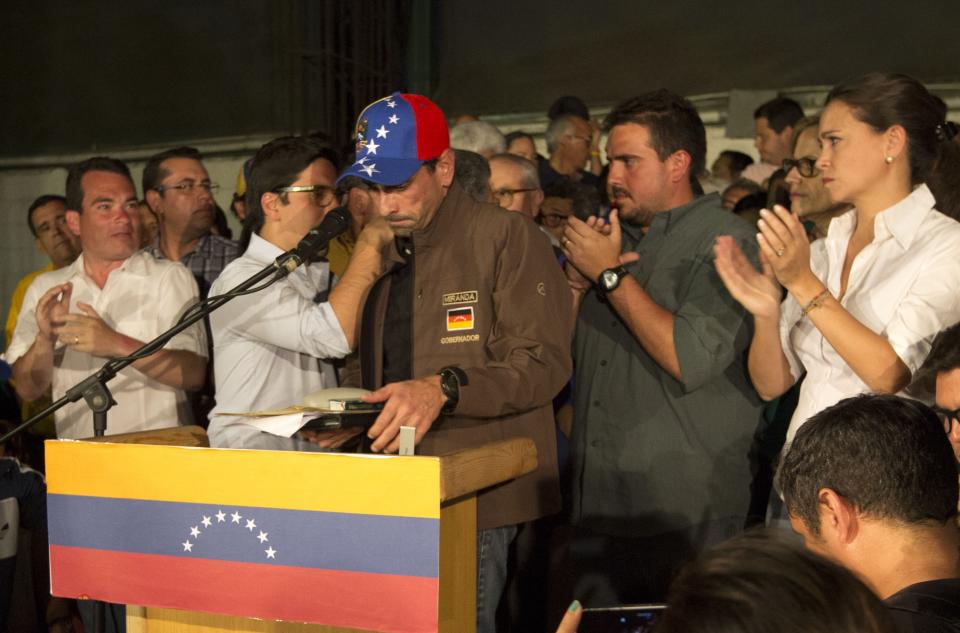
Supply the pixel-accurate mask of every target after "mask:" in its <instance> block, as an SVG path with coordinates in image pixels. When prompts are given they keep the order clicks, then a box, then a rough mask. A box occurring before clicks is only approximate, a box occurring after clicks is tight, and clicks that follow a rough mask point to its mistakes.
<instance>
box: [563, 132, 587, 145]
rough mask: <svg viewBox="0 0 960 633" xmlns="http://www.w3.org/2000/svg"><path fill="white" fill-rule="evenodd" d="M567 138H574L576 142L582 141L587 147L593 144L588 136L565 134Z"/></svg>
mask: <svg viewBox="0 0 960 633" xmlns="http://www.w3.org/2000/svg"><path fill="white" fill-rule="evenodd" d="M567 136H569V137H570V138H575V139H577V140H578V141H583V142H584V143H586V144H587V145H589V144H590V143H592V142H593V138H591V137H589V136H577V135H576V134H567Z"/></svg>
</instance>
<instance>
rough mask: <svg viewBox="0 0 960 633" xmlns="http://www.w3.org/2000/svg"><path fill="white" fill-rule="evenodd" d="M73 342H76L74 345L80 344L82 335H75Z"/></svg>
mask: <svg viewBox="0 0 960 633" xmlns="http://www.w3.org/2000/svg"><path fill="white" fill-rule="evenodd" d="M73 344H74V345H79V344H80V337H79V336H74V337H73Z"/></svg>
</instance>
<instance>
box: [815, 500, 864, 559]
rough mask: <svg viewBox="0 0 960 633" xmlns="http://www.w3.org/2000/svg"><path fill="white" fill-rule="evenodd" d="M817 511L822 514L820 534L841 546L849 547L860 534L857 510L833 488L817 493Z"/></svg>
mask: <svg viewBox="0 0 960 633" xmlns="http://www.w3.org/2000/svg"><path fill="white" fill-rule="evenodd" d="M817 509H818V511H819V513H820V534H821V535H823V536H824V537H825V538H828V536H827V534H828V533H829V535H830V537H829V540H833V541H835V542H836V543H838V544H839V545H849V544H850V543H852V542H853V541H854V540H856V538H857V534H859V532H860V519H859V514H858V512H857V508H856V507H855V506H854V505H853V504H852V503H851V502H850V501H849V500H847V499H845V498H843V497H841V496H840V495H839V494H837V492H836V491H835V490H833V489H831V488H822V489H821V490H820V492H819V493H817Z"/></svg>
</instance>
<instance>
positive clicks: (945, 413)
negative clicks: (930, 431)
mask: <svg viewBox="0 0 960 633" xmlns="http://www.w3.org/2000/svg"><path fill="white" fill-rule="evenodd" d="M933 412H934V413H936V414H937V417H938V418H940V421H941V422H942V423H943V430H944V431H946V432H947V433H949V432H950V428H951V427H952V426H953V421H954V420H958V421H960V409H953V410H950V409H944V408H943V407H937V406H934V407H933Z"/></svg>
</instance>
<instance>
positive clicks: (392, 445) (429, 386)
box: [363, 376, 446, 453]
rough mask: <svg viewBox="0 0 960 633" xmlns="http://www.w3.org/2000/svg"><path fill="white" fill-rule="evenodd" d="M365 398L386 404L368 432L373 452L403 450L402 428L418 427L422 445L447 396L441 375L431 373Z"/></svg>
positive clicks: (395, 384) (392, 385)
mask: <svg viewBox="0 0 960 633" xmlns="http://www.w3.org/2000/svg"><path fill="white" fill-rule="evenodd" d="M363 400H364V402H385V403H386V404H385V405H384V406H383V411H381V412H380V415H379V416H377V420H376V422H374V423H373V426H371V427H370V430H368V431H367V437H369V438H370V439H372V440H374V441H373V444H372V445H371V446H370V448H371V449H372V450H373V451H374V452H380V451H382V452H384V453H396V452H397V451H398V450H399V449H400V427H401V426H412V427H414V428H416V429H417V434H416V443H417V444H419V443H420V441H421V440H422V439H423V436H424V435H426V434H427V431H429V430H430V427H431V426H433V423H434V422H435V421H436V419H437V417H438V416H439V415H440V410H441V409H442V408H443V405H444V403H445V402H446V396H444V395H443V390H442V389H441V388H440V376H430V377H428V378H418V379H416V380H404V381H403V382H394V383H390V384H389V385H385V386H383V387H381V388H380V389H378V390H376V391H374V392H373V393H371V394H368V395H366V396H364V398H363Z"/></svg>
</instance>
